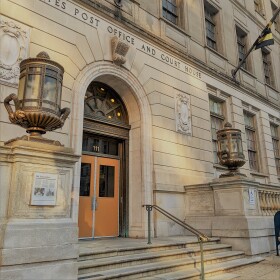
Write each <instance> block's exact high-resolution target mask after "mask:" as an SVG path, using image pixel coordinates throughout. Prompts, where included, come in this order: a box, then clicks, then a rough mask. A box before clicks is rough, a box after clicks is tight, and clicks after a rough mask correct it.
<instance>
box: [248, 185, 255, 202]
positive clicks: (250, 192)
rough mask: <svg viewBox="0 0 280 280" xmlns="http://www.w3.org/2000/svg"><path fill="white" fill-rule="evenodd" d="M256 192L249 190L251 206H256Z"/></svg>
mask: <svg viewBox="0 0 280 280" xmlns="http://www.w3.org/2000/svg"><path fill="white" fill-rule="evenodd" d="M255 203H256V201H255V190H254V189H251V188H250V189H249V204H250V205H255Z"/></svg>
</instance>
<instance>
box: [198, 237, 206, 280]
mask: <svg viewBox="0 0 280 280" xmlns="http://www.w3.org/2000/svg"><path fill="white" fill-rule="evenodd" d="M198 241H199V245H200V258H201V260H200V266H201V280H204V279H205V278H204V256H203V240H202V238H201V237H198Z"/></svg>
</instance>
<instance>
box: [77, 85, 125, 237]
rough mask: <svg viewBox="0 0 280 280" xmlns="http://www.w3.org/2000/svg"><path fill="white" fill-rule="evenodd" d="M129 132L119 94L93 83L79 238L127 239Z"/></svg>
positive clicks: (89, 93) (87, 118)
mask: <svg viewBox="0 0 280 280" xmlns="http://www.w3.org/2000/svg"><path fill="white" fill-rule="evenodd" d="M129 129H130V126H129V119H128V115H127V110H126V108H125V105H124V104H123V102H122V100H121V98H120V97H119V95H118V94H117V93H116V92H115V91H114V90H113V89H112V88H111V87H109V86H107V85H106V84H103V83H100V82H92V83H91V84H90V85H89V87H88V89H87V91H86V94H85V98H84V132H83V146H82V163H81V179H80V199H79V219H78V226H79V238H91V237H104V236H106V237H108V236H111V237H112V236H122V237H127V236H128V208H129V207H128V206H129V202H128V193H129V184H128V174H129V172H128V170H129V164H128V162H129Z"/></svg>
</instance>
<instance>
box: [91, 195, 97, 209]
mask: <svg viewBox="0 0 280 280" xmlns="http://www.w3.org/2000/svg"><path fill="white" fill-rule="evenodd" d="M91 210H92V211H96V210H97V197H96V196H93V197H92V200H91Z"/></svg>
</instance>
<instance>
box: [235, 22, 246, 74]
mask: <svg viewBox="0 0 280 280" xmlns="http://www.w3.org/2000/svg"><path fill="white" fill-rule="evenodd" d="M236 37H237V47H238V63H240V62H241V61H242V59H243V58H244V57H245V55H246V41H247V34H246V33H245V32H244V31H243V30H241V29H240V28H239V27H237V26H236ZM241 67H242V68H244V69H248V67H247V63H246V61H245V62H244V63H243V64H242V66H241Z"/></svg>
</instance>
